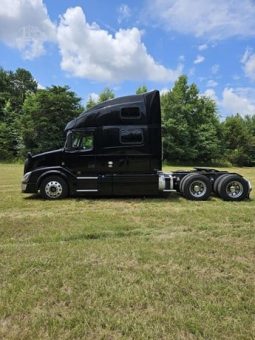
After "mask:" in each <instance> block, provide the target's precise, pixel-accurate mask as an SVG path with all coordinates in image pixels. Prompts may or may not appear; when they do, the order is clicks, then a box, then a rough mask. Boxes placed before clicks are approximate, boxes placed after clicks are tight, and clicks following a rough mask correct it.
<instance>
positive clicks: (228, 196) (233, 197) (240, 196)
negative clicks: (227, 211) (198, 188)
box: [214, 174, 249, 201]
mask: <svg viewBox="0 0 255 340" xmlns="http://www.w3.org/2000/svg"><path fill="white" fill-rule="evenodd" d="M214 192H215V193H216V194H218V195H219V196H220V197H221V198H222V199H223V200H225V201H242V200H244V199H245V198H247V197H248V196H249V184H248V182H247V181H246V180H245V179H244V178H243V177H241V176H239V175H235V174H224V175H222V176H220V177H219V178H218V179H217V180H216V181H215V182H214Z"/></svg>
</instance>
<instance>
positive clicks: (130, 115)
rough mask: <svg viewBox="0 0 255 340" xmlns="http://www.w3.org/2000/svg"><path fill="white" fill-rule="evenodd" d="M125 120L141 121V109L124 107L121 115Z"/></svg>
mask: <svg viewBox="0 0 255 340" xmlns="http://www.w3.org/2000/svg"><path fill="white" fill-rule="evenodd" d="M120 116H121V118H123V119H139V118H140V117H141V113H140V109H139V107H124V108H123V109H121V113H120Z"/></svg>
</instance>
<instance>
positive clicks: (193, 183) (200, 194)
mask: <svg viewBox="0 0 255 340" xmlns="http://www.w3.org/2000/svg"><path fill="white" fill-rule="evenodd" d="M211 192H212V185H211V182H210V180H209V179H208V178H207V177H206V176H204V175H200V174H190V175H188V176H187V177H186V178H185V179H184V180H183V182H182V194H183V196H184V197H186V198H187V199H189V200H193V201H205V200H207V199H208V197H209V196H210V194H211Z"/></svg>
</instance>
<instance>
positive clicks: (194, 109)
mask: <svg viewBox="0 0 255 340" xmlns="http://www.w3.org/2000/svg"><path fill="white" fill-rule="evenodd" d="M161 108H162V115H163V123H164V139H163V143H164V158H165V159H166V160H168V161H181V162H210V161H212V160H213V159H216V158H218V157H220V155H221V151H222V150H221V144H220V138H221V132H220V123H219V119H218V116H217V112H216V104H215V102H214V101H213V100H211V99H209V98H207V97H203V96H200V95H199V91H198V88H197V86H196V85H195V84H191V85H188V80H187V77H186V76H184V75H183V76H180V77H179V79H178V80H177V81H176V83H175V85H174V87H173V88H172V89H171V90H169V91H168V92H166V93H165V94H163V95H162V96H161Z"/></svg>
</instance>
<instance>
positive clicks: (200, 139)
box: [0, 68, 255, 165]
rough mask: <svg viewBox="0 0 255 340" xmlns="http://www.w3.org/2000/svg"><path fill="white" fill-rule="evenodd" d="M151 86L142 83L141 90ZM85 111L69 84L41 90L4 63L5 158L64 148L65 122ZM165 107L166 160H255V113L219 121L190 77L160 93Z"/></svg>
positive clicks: (0, 124) (0, 106)
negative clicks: (7, 69)
mask: <svg viewBox="0 0 255 340" xmlns="http://www.w3.org/2000/svg"><path fill="white" fill-rule="evenodd" d="M147 91H148V89H147V87H146V86H145V85H142V86H140V87H139V88H138V89H137V90H136V93H137V94H142V93H145V92H147ZM114 97H115V95H114V92H113V91H112V90H111V89H110V88H105V89H104V90H103V91H102V92H101V93H100V94H99V97H98V100H95V99H93V98H92V97H90V98H89V100H88V102H87V104H86V109H87V110H88V109H91V108H92V107H94V106H95V105H97V104H99V103H102V102H104V101H106V100H109V99H112V98H114ZM81 111H82V107H81V104H80V98H78V97H77V96H76V94H75V93H74V92H72V91H70V89H69V88H68V87H60V86H52V87H50V88H48V89H46V90H37V82H36V81H35V79H34V78H33V76H32V74H31V73H30V72H29V71H27V70H25V69H22V68H18V69H17V70H16V71H5V70H3V69H2V68H0V160H5V159H13V158H17V157H20V156H21V155H23V154H24V152H25V151H33V152H39V151H45V150H48V149H53V148H58V147H61V146H62V145H63V139H64V133H63V129H64V127H65V124H66V123H67V122H68V121H69V120H70V119H72V118H74V117H76V116H77V115H79V113H80V112H81ZM161 111H162V121H163V125H164V129H163V147H164V158H165V160H166V161H170V162H189V163H209V162H212V161H215V160H217V161H220V162H221V161H224V162H226V161H230V162H231V163H233V164H237V165H255V116H241V115H236V116H233V117H228V118H227V119H226V121H225V122H222V123H220V121H219V118H218V115H217V107H216V103H215V102H214V101H213V100H211V99H209V98H207V97H204V96H201V95H200V94H199V91H198V88H197V86H196V85H195V84H191V85H189V84H188V80H187V77H186V76H181V77H180V78H179V79H178V80H177V81H176V83H175V85H174V87H173V88H172V89H171V90H169V91H168V92H166V93H164V94H163V95H162V96H161ZM242 114H245V112H242Z"/></svg>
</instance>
